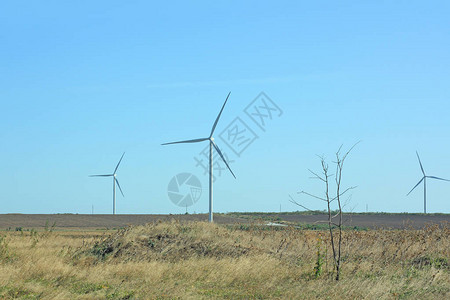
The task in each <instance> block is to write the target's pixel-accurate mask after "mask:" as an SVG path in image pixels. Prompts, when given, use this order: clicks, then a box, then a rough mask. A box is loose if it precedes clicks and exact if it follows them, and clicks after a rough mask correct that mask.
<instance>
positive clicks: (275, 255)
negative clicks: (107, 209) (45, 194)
mask: <svg viewBox="0 0 450 300" xmlns="http://www.w3.org/2000/svg"><path fill="white" fill-rule="evenodd" d="M47 217H48V216H47ZM65 217H66V216H65ZM76 217H86V216H80V215H79V216H76ZM116 217H119V216H116ZM47 219H48V220H49V223H50V226H51V225H52V224H51V222H53V219H49V218H47ZM47 219H45V218H44V219H42V220H44V224H45V221H46V220H47ZM42 220H41V221H42ZM127 220H128V221H129V219H127ZM217 220H219V218H217ZM185 221H186V220H182V222H180V221H179V220H178V221H177V220H172V221H165V222H163V221H161V222H159V221H156V222H154V223H149V224H146V225H140V226H131V227H126V228H124V229H119V230H109V231H106V232H105V231H99V230H84V229H83V228H78V230H75V228H74V227H72V228H71V227H67V228H69V229H70V230H66V231H60V230H58V231H53V229H54V228H51V227H49V226H47V227H46V228H43V229H40V230H38V231H35V230H29V231H4V232H2V233H1V234H0V236H1V237H0V298H1V299H449V298H450V273H449V272H450V268H449V265H448V259H449V256H450V242H449V234H450V228H449V226H448V223H441V224H440V225H428V226H427V227H425V228H422V229H412V228H410V229H401V230H383V229H377V230H364V231H357V230H346V231H344V241H343V265H342V274H341V280H340V281H339V282H336V281H335V280H333V276H332V260H331V256H330V252H331V251H330V245H329V243H328V241H327V237H328V233H327V231H324V230H300V229H298V228H295V227H282V228H280V227H268V226H259V225H251V224H234V225H230V224H227V225H225V224H209V223H205V222H185ZM2 222H3V221H2ZM123 222H125V221H123ZM113 223H114V224H115V225H114V226H118V225H117V224H119V223H117V222H113ZM224 223H228V222H224ZM17 224H19V226H20V225H25V224H28V225H35V223H17ZM93 224H94V223H89V224H87V225H89V226H91V227H95V226H93ZM108 224H112V223H108ZM66 225H73V224H72V223H70V224H69V223H67V224H66ZM87 225H86V226H87ZM94 225H96V226H97V225H98V223H95V224H94ZM102 226H103V225H102ZM109 226H112V225H109ZM31 227H38V226H31Z"/></svg>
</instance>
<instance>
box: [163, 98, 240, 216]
mask: <svg viewBox="0 0 450 300" xmlns="http://www.w3.org/2000/svg"><path fill="white" fill-rule="evenodd" d="M230 94H231V92H229V93H228V96H227V98H226V99H225V102H224V103H223V106H222V109H221V110H220V112H219V115H218V116H217V118H216V121H215V122H214V124H213V126H212V129H211V133H210V135H209V137H206V138H199V139H194V140H186V141H179V142H171V143H164V144H162V145H171V144H183V143H199V142H204V141H209V222H211V223H212V222H213V148H214V149H216V151H217V153H219V156H220V157H221V158H222V160H223V162H224V163H225V165H226V166H227V168H228V170H230V172H231V175H233V177H234V178H235V179H236V176H235V175H234V173H233V171H231V168H230V166H229V165H228V163H227V161H226V160H225V157H224V156H223V154H222V151H220V149H219V147H217V145H216V143H215V142H214V137H213V134H214V130H215V129H216V126H217V123H218V122H219V119H220V115H221V114H222V112H223V109H224V108H225V104H227V101H228V97H230Z"/></svg>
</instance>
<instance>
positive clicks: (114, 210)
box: [89, 152, 125, 215]
mask: <svg viewBox="0 0 450 300" xmlns="http://www.w3.org/2000/svg"><path fill="white" fill-rule="evenodd" d="M124 155H125V152H124V153H123V154H122V157H121V158H120V160H119V162H118V163H117V166H116V168H115V169H114V172H113V173H112V174H105V175H90V176H89V177H112V178H113V215H115V214H116V183H117V186H118V187H119V190H120V193H121V194H122V196H123V197H125V196H124V194H123V192H122V188H121V187H120V184H119V180H117V174H116V172H117V169H118V168H119V165H120V162H121V161H122V158H123V156H124Z"/></svg>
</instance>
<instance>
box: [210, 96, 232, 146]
mask: <svg viewBox="0 0 450 300" xmlns="http://www.w3.org/2000/svg"><path fill="white" fill-rule="evenodd" d="M230 94H231V92H229V93H228V96H227V98H226V99H225V102H224V103H223V106H222V109H221V110H220V112H219V115H218V116H217V119H216V121H215V122H214V125H213V127H212V129H211V134H210V135H209V137H212V135H213V133H214V130H216V126H217V123H218V122H219V119H220V115H221V114H222V112H223V109H224V108H225V104H227V101H228V97H230Z"/></svg>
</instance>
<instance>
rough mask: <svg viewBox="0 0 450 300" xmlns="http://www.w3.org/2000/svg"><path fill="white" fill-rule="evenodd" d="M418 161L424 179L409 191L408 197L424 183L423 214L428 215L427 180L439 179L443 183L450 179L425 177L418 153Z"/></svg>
mask: <svg viewBox="0 0 450 300" xmlns="http://www.w3.org/2000/svg"><path fill="white" fill-rule="evenodd" d="M416 154H417V159H418V160H419V164H420V169H421V170H422V174H423V177H422V179H420V181H419V182H418V183H417V184H416V185H415V186H414V187H413V188H412V190H411V191H409V193H408V194H407V195H406V196H408V195H409V194H411V192H412V191H413V190H414V189H415V188H416V187H417V186H418V185H419V184H420V183H422V181H423V213H424V214H426V213H427V178H432V179H438V180H443V181H450V180H448V179H444V178H439V177H436V176H427V175H425V171H424V170H423V166H422V162H421V161H420V157H419V153H417V151H416Z"/></svg>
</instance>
